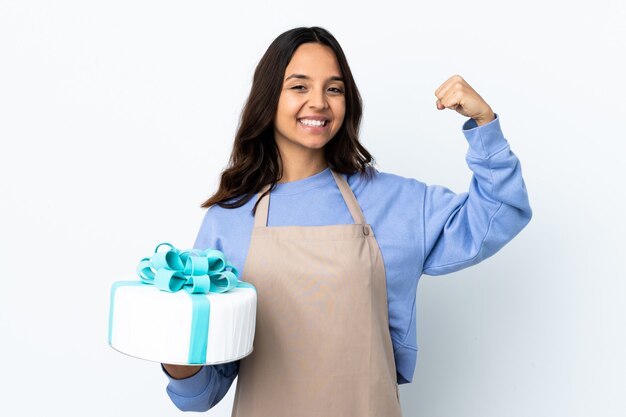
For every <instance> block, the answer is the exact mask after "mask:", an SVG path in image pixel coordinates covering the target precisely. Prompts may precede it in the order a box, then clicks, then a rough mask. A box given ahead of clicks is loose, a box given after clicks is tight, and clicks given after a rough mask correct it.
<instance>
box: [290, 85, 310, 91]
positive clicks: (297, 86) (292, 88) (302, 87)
mask: <svg viewBox="0 0 626 417" xmlns="http://www.w3.org/2000/svg"><path fill="white" fill-rule="evenodd" d="M305 88H306V87H305V86H303V85H294V86H293V87H289V89H290V90H298V91H302V90H304V89H305Z"/></svg>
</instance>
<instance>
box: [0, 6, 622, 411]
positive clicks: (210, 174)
mask: <svg viewBox="0 0 626 417" xmlns="http://www.w3.org/2000/svg"><path fill="white" fill-rule="evenodd" d="M624 4H625V3H624V2H623V1H621V0H598V1H595V2H590V1H589V2H583V1H571V0H570V1H546V0H541V1H537V0H527V1H523V2H522V1H519V2H515V3H505V2H502V1H495V0H493V1H487V0H477V1H459V0H448V1H430V2H398V1H392V0H388V1H384V2H376V3H373V2H372V3H364V2H363V1H356V0H353V1H341V2H339V1H317V2H293V1H254V2H253V1H247V2H230V3H226V2H224V3H222V4H219V5H215V4H214V3H213V2H209V1H194V2H189V1H177V2H174V1H170V2H165V1H133V0H124V1H116V0H110V1H107V2H104V1H102V2H95V1H78V0H77V1H60V0H59V1H5V0H1V1H0V141H1V150H0V209H1V216H0V236H1V246H0V260H1V263H0V271H1V272H0V274H1V277H2V278H1V282H2V289H1V290H0V349H1V358H2V373H1V378H0V396H1V397H2V401H0V414H1V415H7V416H9V415H10V416H26V415H28V416H45V415H52V414H54V415H57V414H61V413H63V414H64V415H68V416H79V415H81V416H82V415H92V416H111V415H117V416H134V415H153V416H173V415H179V414H180V412H179V411H178V410H177V409H176V408H175V407H174V406H173V405H172V404H171V403H170V401H169V399H168V397H167V396H166V394H165V385H166V382H167V381H166V378H165V377H164V376H163V374H162V373H161V370H160V368H159V367H158V365H156V364H154V363H150V362H145V361H140V360H136V359H132V358H129V357H126V356H124V355H120V354H119V353H117V352H115V351H113V350H112V349H111V348H109V347H108V345H107V342H106V334H107V319H108V301H109V300H108V297H109V288H110V286H111V283H112V282H113V281H116V280H121V279H133V277H134V275H133V274H134V268H135V265H136V264H137V262H138V261H139V259H140V258H141V257H143V256H145V255H147V253H149V251H151V249H152V247H153V246H154V245H155V244H156V243H158V242H161V241H170V242H172V243H174V244H176V245H177V246H179V247H189V246H191V245H192V243H193V240H194V238H195V235H196V232H197V229H198V226H199V224H200V221H201V219H202V216H203V213H204V211H203V210H202V209H200V208H199V205H200V203H201V202H202V201H203V200H204V199H205V198H206V197H208V196H209V195H210V194H211V192H212V191H213V190H214V189H215V187H216V184H217V180H218V175H219V172H220V171H221V169H222V168H224V166H225V165H226V163H227V159H228V156H229V154H230V150H231V145H232V138H233V135H234V132H235V129H236V125H237V121H238V117H239V112H240V110H241V107H242V105H243V102H244V100H245V98H246V96H247V93H248V91H249V88H250V83H251V79H252V73H253V70H254V67H255V65H256V63H257V62H258V60H259V58H260V57H261V55H262V54H263V52H264V51H265V49H266V48H267V46H269V44H270V42H271V41H272V40H273V39H274V38H275V37H276V36H277V35H278V34H280V33H281V32H283V31H285V30H287V29H290V28H292V27H296V26H312V25H318V26H323V27H325V28H327V29H329V30H330V31H331V32H332V33H333V34H334V35H335V36H336V37H337V39H338V40H339V42H340V43H341V44H342V46H343V48H344V50H345V52H346V54H347V57H348V60H349V62H350V64H351V67H352V69H353V72H354V75H355V77H356V80H357V83H358V86H359V88H360V90H361V92H362V95H363V99H364V103H365V114H364V122H363V129H362V141H363V143H364V144H365V146H366V147H367V148H368V149H369V150H370V152H371V153H372V154H373V155H374V156H375V157H376V159H377V162H378V165H377V167H378V169H379V170H381V171H386V172H393V173H396V174H400V175H403V176H407V177H413V178H418V179H420V180H422V181H425V182H427V183H431V184H432V183H438V184H444V185H447V186H448V187H450V188H452V189H453V190H455V191H458V192H461V191H464V190H465V189H466V188H467V184H468V182H469V179H470V173H469V171H468V169H467V167H466V165H465V161H464V156H465V151H466V148H467V145H466V143H465V141H464V138H463V135H462V132H461V125H462V124H463V122H464V121H465V118H464V117H463V116H460V115H458V114H457V113H455V112H453V111H450V110H446V111H438V110H436V107H435V96H434V91H435V90H436V89H437V87H439V85H441V83H443V82H444V81H445V80H446V79H447V78H448V77H449V76H451V75H453V74H460V75H462V76H463V77H464V78H465V79H466V80H467V81H468V82H469V83H470V85H472V86H473V87H474V88H475V89H476V90H477V91H478V92H479V94H481V95H482V96H483V97H484V98H485V100H486V101H487V102H488V103H489V104H490V105H491V106H492V108H493V109H494V110H495V111H496V112H497V113H498V114H499V115H500V117H501V125H502V129H503V131H504V133H505V136H506V137H507V138H508V140H509V141H510V143H511V145H512V148H513V150H514V151H515V152H516V154H517V155H518V156H519V157H520V159H521V161H522V166H523V171H524V175H525V178H526V181H527V186H528V190H529V193H530V198H531V204H532V207H533V209H534V218H533V220H532V222H531V223H530V225H529V226H528V227H527V228H526V229H525V230H524V231H523V232H522V233H521V234H520V235H519V236H518V237H517V238H516V239H515V240H514V241H512V242H511V243H510V244H509V245H507V246H506V247H505V248H504V249H503V250H502V251H501V252H500V253H499V254H497V255H496V256H495V257H493V258H491V259H489V260H487V261H485V262H484V263H482V264H480V265H478V266H476V267H473V268H470V269H468V270H466V271H462V272H459V273H456V274H454V275H451V276H444V277H437V278H432V277H426V276H425V277H423V278H422V281H421V283H420V286H419V289H418V302H419V307H418V323H417V326H418V342H419V345H420V349H421V351H420V356H419V359H418V365H417V369H416V371H415V379H414V382H413V383H412V384H409V385H403V386H401V388H400V394H401V401H402V407H403V410H404V415H405V416H429V417H437V416H442V417H447V416H481V417H484V416H551V417H553V416H568V417H571V416H623V415H624V414H625V413H626V396H624V395H623V394H624V389H625V387H626V359H624V352H625V351H626V337H625V336H624V331H625V329H626V303H624V301H623V300H624V298H625V295H626V283H625V278H626V270H625V267H624V262H623V259H624V244H623V240H622V238H623V236H624V233H625V232H626V227H625V225H626V222H625V220H624V209H625V207H624V191H625V187H624V184H623V182H624V179H625V178H626V175H625V169H624V154H625V151H626V145H625V144H624V139H625V136H624V132H623V121H624V114H625V111H626V105H625V102H624V98H625V97H626V87H625V84H626V83H625V81H624V74H626V65H625V63H624V59H625V52H624V51H626V29H625V28H626V25H625V24H624V22H625V21H626V6H625V5H624ZM146 319H149V318H146ZM233 392H234V390H233V389H231V391H230V392H229V394H228V396H227V397H226V398H225V399H224V400H223V401H222V402H221V403H220V404H218V405H217V406H216V407H215V408H214V409H212V410H211V411H209V413H208V414H207V415H211V416H229V415H230V409H231V406H232V398H233V397H232V395H233Z"/></svg>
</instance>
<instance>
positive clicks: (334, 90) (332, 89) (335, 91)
mask: <svg viewBox="0 0 626 417" xmlns="http://www.w3.org/2000/svg"><path fill="white" fill-rule="evenodd" d="M328 91H330V92H331V93H333V94H343V90H342V89H341V88H339V87H330V88H329V89H328Z"/></svg>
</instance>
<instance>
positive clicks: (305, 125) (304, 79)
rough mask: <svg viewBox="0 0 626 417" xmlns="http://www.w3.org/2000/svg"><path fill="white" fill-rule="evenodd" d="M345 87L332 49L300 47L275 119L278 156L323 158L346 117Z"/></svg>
mask: <svg viewBox="0 0 626 417" xmlns="http://www.w3.org/2000/svg"><path fill="white" fill-rule="evenodd" d="M344 91H345V87H344V83H343V79H342V74H341V70H340V69H339V64H338V63H337V58H336V57H335V54H334V52H333V50H332V49H330V48H329V47H327V46H325V45H322V44H319V43H305V44H302V45H300V46H299V47H298V49H296V51H295V52H294V54H293V56H292V58H291V61H290V62H289V64H288V65H287V68H286V70H285V75H284V78H283V88H282V90H281V93H280V98H279V100H278V107H277V109H276V116H275V117H274V137H275V139H276V144H277V145H278V148H279V150H280V152H281V154H283V155H285V154H286V153H292V152H298V153H302V152H306V153H310V154H311V156H312V157H323V148H324V146H325V145H326V144H327V143H328V142H329V141H330V140H331V139H332V138H333V137H334V136H335V134H336V133H337V131H338V130H339V128H340V127H341V125H342V123H343V120H344V116H345V113H346V102H345V94H344Z"/></svg>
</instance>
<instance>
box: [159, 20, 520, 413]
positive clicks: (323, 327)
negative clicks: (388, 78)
mask: <svg viewBox="0 0 626 417" xmlns="http://www.w3.org/2000/svg"><path fill="white" fill-rule="evenodd" d="M435 95H436V96H437V102H436V106H437V108H438V109H440V110H443V109H445V108H448V109H454V110H456V111H457V112H459V113H460V114H462V115H464V116H466V117H469V118H470V119H469V120H467V121H466V122H465V123H464V125H463V133H464V135H465V136H466V138H467V140H468V142H469V146H470V149H469V152H468V156H467V161H468V164H469V167H470V168H471V169H472V171H473V173H474V176H473V179H472V183H471V186H470V190H469V192H468V193H463V194H458V195H456V194H454V193H452V192H451V191H450V190H448V189H446V188H444V187H440V186H426V185H425V184H423V183H421V182H419V181H417V180H414V179H407V178H403V177H400V176H396V175H393V174H386V173H381V172H378V171H377V170H376V169H374V168H373V167H372V157H371V155H370V154H369V153H368V152H367V150H366V149H365V148H364V147H363V146H362V145H361V144H360V143H359V140H358V131H359V123H360V120H361V113H362V108H361V99H360V96H359V92H358V90H357V88H356V85H355V82H354V80H353V78H352V74H351V71H350V68H349V66H348V63H347V61H346V58H345V56H344V54H343V51H342V49H341V47H340V46H339V44H338V43H337V41H336V40H335V38H334V37H333V36H332V35H331V34H330V33H328V32H327V31H326V30H324V29H321V28H317V27H313V28H296V29H293V30H290V31H287V32H285V33H283V34H282V35H280V36H279V37H278V38H277V39H276V40H275V41H274V42H273V43H272V44H271V45H270V47H269V49H268V50H267V51H266V53H265V55H264V56H263V58H262V59H261V61H260V62H259V64H258V66H257V69H256V71H255V74H254V81H253V85H252V90H251V93H250V96H249V98H248V101H247V103H246V105H245V107H244V110H243V114H242V119H241V123H240V126H239V129H238V132H237V135H236V137H235V142H234V148H233V152H232V155H231V158H230V163H229V167H228V168H227V169H226V170H225V171H224V172H223V174H222V177H221V182H220V186H219V189H218V191H217V192H216V193H215V194H214V195H213V196H212V197H211V198H209V199H208V200H207V201H206V202H205V203H204V204H203V207H207V208H209V210H208V211H207V213H206V216H205V218H204V221H203V223H202V226H201V229H200V231H199V233H198V237H197V240H196V243H195V247H199V248H206V247H213V248H217V249H219V250H222V251H223V252H225V253H226V254H228V256H229V258H230V259H231V261H232V262H233V264H234V265H235V266H236V267H237V268H239V270H243V274H242V279H243V280H244V281H248V282H251V283H252V284H254V285H255V286H256V288H257V293H258V309H257V328H256V336H255V342H254V352H253V353H252V354H251V355H249V356H248V357H246V358H244V359H242V360H240V361H237V362H233V363H227V364H223V365H216V366H205V367H194V366H174V365H167V364H164V369H165V370H166V372H167V373H168V375H169V376H170V383H169V385H168V393H169V395H170V397H171V399H172V401H173V402H174V403H175V404H176V406H178V407H179V408H180V409H183V410H195V411H201V410H207V409H209V408H211V407H213V406H214V405H215V404H216V403H217V402H219V401H220V400H221V399H222V398H223V397H224V395H225V394H226V392H227V391H228V389H229V387H230V385H231V383H232V381H233V380H234V378H235V376H237V375H239V379H238V384H237V391H236V395H235V403H234V409H233V416H243V417H252V416H273V417H275V416H294V415H297V416H308V415H310V416H322V415H323V416H344V415H353V416H360V417H361V416H388V417H396V416H401V411H400V405H399V399H398V385H397V384H402V383H408V382H411V380H412V378H413V372H414V369H415V360H416V353H417V345H416V334H415V323H416V320H415V310H416V308H415V299H416V288H417V282H418V279H419V277H420V276H421V275H422V274H423V273H426V274H429V275H440V274H445V273H449V272H453V271H456V270H459V269H462V268H464V267H467V266H470V265H473V264H476V263H478V262H480V261H481V260H483V259H485V258H487V257H488V256H490V255H492V254H493V253H495V252H496V251H497V250H498V249H500V248H501V247H502V246H503V245H504V244H506V243H507V242H508V241H509V240H510V239H512V238H513V237H514V236H515V235H516V234H517V233H518V232H519V231H520V230H521V229H522V228H523V227H524V226H525V225H526V224H527V223H528V221H529V220H530V217H531V210H530V207H529V204H528V199H527V194H526V189H525V186H524V181H523V179H522V176H521V169H520V165H519V161H518V159H517V158H516V157H515V155H514V154H513V153H512V152H511V151H510V149H509V146H508V143H507V141H506V139H505V138H504V137H503V135H502V132H501V130H500V126H499V120H498V117H497V115H496V114H494V113H493V111H492V110H491V108H490V107H489V105H488V104H487V103H486V102H485V101H484V100H483V99H482V98H481V97H480V96H479V95H478V94H477V93H476V92H475V91H474V90H473V89H472V88H471V87H470V86H469V85H468V84H467V83H466V82H465V80H463V79H462V78H461V77H459V76H453V77H451V78H450V79H448V80H447V81H446V82H444V83H443V84H442V85H441V86H440V87H439V88H438V89H437V91H436V92H435ZM270 198H271V204H270Z"/></svg>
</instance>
